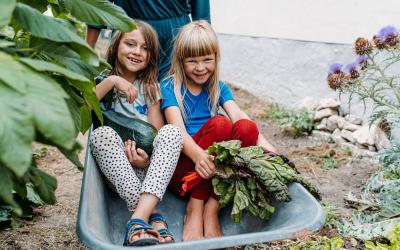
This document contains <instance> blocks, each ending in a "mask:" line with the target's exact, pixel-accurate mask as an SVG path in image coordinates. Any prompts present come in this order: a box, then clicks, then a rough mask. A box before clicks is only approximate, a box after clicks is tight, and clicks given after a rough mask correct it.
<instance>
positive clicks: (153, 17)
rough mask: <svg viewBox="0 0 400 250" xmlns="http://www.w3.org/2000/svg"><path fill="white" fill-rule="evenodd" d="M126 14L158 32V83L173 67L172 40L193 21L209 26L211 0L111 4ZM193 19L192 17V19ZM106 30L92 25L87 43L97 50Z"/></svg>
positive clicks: (119, 1) (120, 1) (125, 0)
mask: <svg viewBox="0 0 400 250" xmlns="http://www.w3.org/2000/svg"><path fill="white" fill-rule="evenodd" d="M110 1H111V2H114V4H116V5H118V6H120V7H121V8H122V9H123V10H125V12H126V14H127V15H128V16H129V17H131V18H133V19H140V20H143V21H145V22H147V23H149V24H150V25H151V26H153V28H154V29H155V30H156V32H157V34H158V39H159V42H160V46H161V51H160V60H159V74H158V80H159V81H160V80H162V79H163V78H164V77H165V76H166V74H167V72H168V70H169V68H170V66H171V54H172V47H173V40H174V37H175V35H176V34H177V32H178V30H179V28H180V27H182V26H183V25H185V24H187V23H189V22H190V21H191V19H190V16H191V18H192V20H200V19H203V20H207V21H208V22H210V1H209V0H168V1H165V0H114V1H112V0H110ZM189 15H190V16H189ZM102 28H104V26H93V25H89V26H88V29H87V37H86V40H87V42H88V44H89V45H90V46H91V47H94V46H95V44H96V42H97V39H98V36H99V33H100V30H101V29H102Z"/></svg>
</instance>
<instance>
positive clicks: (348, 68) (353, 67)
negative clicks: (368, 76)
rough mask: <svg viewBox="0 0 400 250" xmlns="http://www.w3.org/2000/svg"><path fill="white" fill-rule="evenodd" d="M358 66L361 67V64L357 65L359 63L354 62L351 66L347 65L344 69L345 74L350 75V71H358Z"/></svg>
mask: <svg viewBox="0 0 400 250" xmlns="http://www.w3.org/2000/svg"><path fill="white" fill-rule="evenodd" d="M358 65H359V64H358V63H357V61H355V62H352V63H350V64H347V65H346V66H345V67H344V73H345V74H348V73H350V71H352V70H356V69H357V66H358Z"/></svg>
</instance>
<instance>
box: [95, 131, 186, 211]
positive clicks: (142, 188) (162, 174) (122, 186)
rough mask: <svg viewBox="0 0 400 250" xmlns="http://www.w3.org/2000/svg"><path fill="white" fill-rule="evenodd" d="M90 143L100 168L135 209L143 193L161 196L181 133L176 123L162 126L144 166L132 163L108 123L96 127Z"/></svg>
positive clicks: (180, 144)
mask: <svg viewBox="0 0 400 250" xmlns="http://www.w3.org/2000/svg"><path fill="white" fill-rule="evenodd" d="M90 146H91V150H92V153H93V156H94V158H95V159H96V162H97V165H98V166H99V168H100V170H101V171H102V172H103V174H104V175H105V176H106V178H107V179H108V180H109V181H110V182H111V184H112V185H113V186H114V187H115V188H116V191H117V193H118V194H119V196H120V197H121V198H122V199H124V201H125V202H126V203H127V206H128V209H129V210H130V211H134V210H135V208H136V206H137V204H138V201H139V196H140V194H142V193H150V194H153V195H155V196H157V197H158V198H159V199H160V200H162V197H163V195H164V193H165V190H166V188H167V186H168V183H169V181H170V180H171V177H172V175H173V173H174V171H175V168H176V165H177V163H178V159H179V155H180V153H181V150H182V147H183V136H182V132H181V131H180V129H179V128H178V127H175V126H173V125H165V126H164V127H162V128H161V129H160V131H158V134H157V136H156V138H155V139H154V142H153V146H154V149H153V153H152V155H151V158H150V165H149V167H147V168H136V167H134V166H132V165H131V163H130V162H129V161H128V158H127V157H126V155H125V152H124V143H123V142H122V139H121V137H120V136H119V135H118V134H117V133H116V132H115V131H114V130H113V129H112V128H110V127H98V128H97V129H95V130H94V131H93V133H92V135H91V137H90Z"/></svg>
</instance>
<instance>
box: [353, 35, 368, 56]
mask: <svg viewBox="0 0 400 250" xmlns="http://www.w3.org/2000/svg"><path fill="white" fill-rule="evenodd" d="M354 51H355V52H356V54H357V55H360V56H361V55H365V54H370V53H371V52H372V46H371V43H370V42H369V41H368V40H367V39H365V38H362V37H359V38H357V40H356V43H355V44H354Z"/></svg>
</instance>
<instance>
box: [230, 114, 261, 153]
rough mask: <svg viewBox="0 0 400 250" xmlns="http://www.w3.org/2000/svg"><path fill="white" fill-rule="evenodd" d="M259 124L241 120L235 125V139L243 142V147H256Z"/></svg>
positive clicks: (233, 136)
mask: <svg viewBox="0 0 400 250" xmlns="http://www.w3.org/2000/svg"><path fill="white" fill-rule="evenodd" d="M258 134H259V131H258V128H257V124H256V123H255V122H253V121H251V120H247V119H241V120H239V121H237V122H236V123H235V124H234V125H233V135H232V138H233V139H237V140H240V141H242V146H244V147H247V146H251V145H255V144H256V143H257V139H258Z"/></svg>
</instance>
